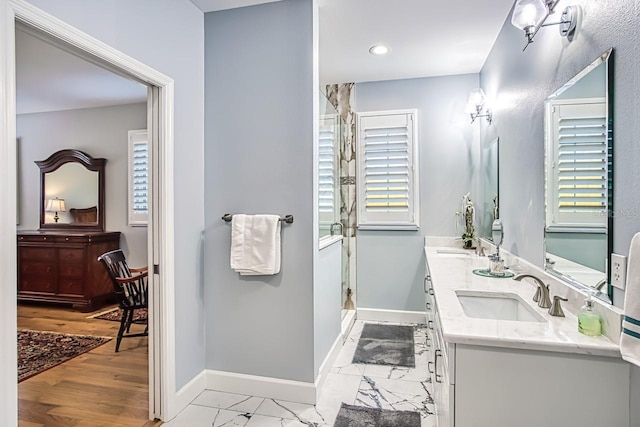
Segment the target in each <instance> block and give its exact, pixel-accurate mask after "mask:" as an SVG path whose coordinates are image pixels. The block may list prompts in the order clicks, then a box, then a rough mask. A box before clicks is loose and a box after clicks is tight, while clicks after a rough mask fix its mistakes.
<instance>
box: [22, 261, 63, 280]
mask: <svg viewBox="0 0 640 427" xmlns="http://www.w3.org/2000/svg"><path fill="white" fill-rule="evenodd" d="M20 274H21V275H28V276H52V277H53V276H55V274H56V265H55V264H53V263H44V262H30V263H28V264H27V263H22V264H20Z"/></svg>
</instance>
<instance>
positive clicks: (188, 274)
mask: <svg viewBox="0 0 640 427" xmlns="http://www.w3.org/2000/svg"><path fill="white" fill-rule="evenodd" d="M28 1H29V3H31V4H33V5H34V6H37V7H39V8H41V9H43V10H44V11H46V12H48V13H50V14H52V15H54V16H56V17H57V18H59V19H62V20H63V21H65V22H67V23H69V24H71V25H73V26H74V27H76V28H78V29H80V30H82V31H84V32H86V33H88V34H90V35H91V36H93V37H96V38H97V39H99V40H101V41H102V42H104V43H107V44H109V45H110V46H112V47H114V48H116V49H118V50H120V51H122V52H124V53H125V54H127V55H130V56H132V57H134V58H136V59H137V60H139V61H141V62H144V63H145V64H147V65H148V66H150V67H153V68H154V69H156V70H158V71H160V72H162V73H164V74H165V75H167V76H169V77H171V78H172V79H174V82H175V104H174V106H175V116H174V130H173V132H174V139H175V154H174V164H175V166H174V171H173V174H174V177H173V178H174V189H175V211H174V214H175V224H174V226H175V277H176V281H175V283H176V294H175V295H176V300H175V307H176V327H175V328H176V331H178V333H177V334H176V365H177V366H176V386H177V388H180V387H182V386H183V385H184V384H186V383H187V382H188V381H189V380H190V379H191V378H193V377H194V376H195V375H197V374H199V373H200V372H201V371H202V370H203V369H204V366H205V362H204V359H205V347H204V328H205V319H204V306H203V292H204V291H203V288H202V273H201V271H202V270H201V268H202V266H201V262H202V259H201V250H202V248H201V232H202V229H203V225H204V201H203V197H202V195H203V194H204V187H203V185H204V180H203V177H204V163H203V161H202V158H203V144H204V74H203V73H204V26H203V20H204V16H203V13H202V11H200V10H199V9H198V8H197V7H196V6H195V5H194V4H193V3H191V2H190V1H188V0H136V1H128V0H111V1H97V0H93V1H78V0H57V1H55V2H52V1H49V0H28Z"/></svg>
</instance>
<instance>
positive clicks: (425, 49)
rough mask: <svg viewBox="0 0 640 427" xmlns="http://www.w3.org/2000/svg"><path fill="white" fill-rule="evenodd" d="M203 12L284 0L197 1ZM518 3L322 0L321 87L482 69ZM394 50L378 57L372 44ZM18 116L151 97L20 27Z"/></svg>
mask: <svg viewBox="0 0 640 427" xmlns="http://www.w3.org/2000/svg"><path fill="white" fill-rule="evenodd" d="M191 1H192V2H193V3H194V4H195V5H196V6H197V7H198V8H200V9H201V10H202V11H203V12H211V11H217V10H224V9H229V8H235V7H244V6H251V5H254V4H260V3H271V2H274V1H279V0H191ZM513 2H514V0H446V1H445V0H439V1H438V0H318V5H319V11H320V16H319V22H320V60H319V64H320V79H321V83H322V84H327V83H341V82H365V81H378V80H393V79H405V78H415V77H431V76H442V75H453V74H465V73H477V72H479V71H480V69H481V68H482V66H483V64H484V62H485V60H486V58H487V56H488V54H489V52H490V50H491V48H492V46H493V44H494V42H495V40H496V38H497V36H498V33H499V31H500V29H501V28H502V25H503V24H504V22H505V20H506V19H507V15H508V14H509V11H510V9H511V7H512V5H513ZM375 44H385V45H387V46H389V47H390V48H391V51H390V52H389V53H388V54H387V55H385V56H380V57H377V56H373V55H371V54H370V53H369V48H370V47H371V46H373V45H375ZM16 72H17V73H16V74H17V76H16V81H17V87H16V90H17V112H18V114H25V113H32V112H42V111H54V110H68V109H75V108H88V107H99V106H108V105H119V104H131V103H136V102H145V101H146V96H147V91H146V87H145V86H143V85H141V84H139V83H136V82H133V81H130V80H127V79H125V78H123V77H121V76H119V75H116V74H114V73H112V72H110V71H107V70H105V69H103V68H101V67H99V66H97V65H94V64H92V63H90V62H87V61H85V60H83V59H81V58H78V57H77V56H75V55H73V54H70V53H68V52H66V51H64V50H62V49H60V48H58V47H55V46H53V45H52V44H49V43H46V42H44V41H42V40H41V39H39V38H36V37H34V36H32V35H30V34H27V33H26V32H24V31H20V30H17V31H16Z"/></svg>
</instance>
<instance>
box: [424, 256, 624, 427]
mask: <svg viewBox="0 0 640 427" xmlns="http://www.w3.org/2000/svg"><path fill="white" fill-rule="evenodd" d="M425 252H426V256H427V263H426V265H427V269H426V274H425V281H424V283H425V294H426V314H427V322H428V335H427V345H428V346H429V347H430V349H431V350H432V351H431V355H432V360H431V361H430V362H429V371H430V373H431V374H432V376H431V377H432V383H433V387H434V396H433V397H434V402H435V407H436V418H437V421H438V427H454V426H455V427H485V426H486V427H513V426H518V427H534V426H543V425H544V426H548V427H561V426H562V427H567V426H581V427H584V426H590V427H603V426H611V427H614V426H615V427H625V426H629V425H630V421H629V403H630V402H629V381H630V368H629V364H627V363H626V362H624V361H623V360H622V359H621V357H620V352H619V347H618V344H617V340H616V342H614V341H613V340H611V339H610V338H608V337H606V336H604V335H603V336H600V337H588V336H585V335H582V334H580V333H579V332H578V321H577V318H576V316H575V314H574V313H575V310H574V308H573V307H570V305H572V304H574V303H575V300H576V298H573V299H572V300H570V301H569V303H568V304H567V306H565V307H563V309H564V313H565V317H554V316H551V315H550V314H549V313H548V311H547V309H543V308H540V307H538V305H537V303H535V302H534V301H532V297H533V295H534V293H535V289H536V288H535V286H534V284H533V282H527V280H528V279H527V280H522V281H515V280H513V279H511V278H495V277H481V276H478V275H476V274H474V273H473V272H472V271H473V270H474V269H478V268H486V267H487V265H488V262H489V260H488V259H487V258H486V257H480V256H477V255H475V253H474V252H473V251H468V250H464V249H458V248H454V247H438V246H432V247H425ZM507 265H509V264H507ZM519 272H521V271H515V273H519ZM527 272H532V270H530V269H528V270H527ZM533 273H534V274H535V275H536V276H538V277H540V278H541V279H542V280H543V281H544V282H545V283H549V282H550V281H551V280H552V279H551V278H549V276H547V275H545V273H544V272H543V271H535V272H533ZM556 286H558V285H554V287H553V288H552V292H551V294H552V295H551V297H552V298H553V296H554V295H555V294H556V293H557V292H558V291H557V290H558V289H560V288H557V287H556ZM554 291H556V292H554ZM567 292H571V291H568V290H567ZM562 296H568V295H566V294H565V295H562ZM572 310H574V311H573V312H572ZM613 317H614V318H615V316H613ZM604 323H605V325H606V326H607V329H608V331H607V332H608V333H609V336H610V337H615V336H616V332H617V331H619V326H618V327H617V328H618V329H617V331H616V326H615V320H613V321H611V319H609V321H605V322H604Z"/></svg>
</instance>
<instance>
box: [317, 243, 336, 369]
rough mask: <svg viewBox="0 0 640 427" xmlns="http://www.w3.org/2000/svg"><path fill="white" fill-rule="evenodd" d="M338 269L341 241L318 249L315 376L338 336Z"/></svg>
mask: <svg viewBox="0 0 640 427" xmlns="http://www.w3.org/2000/svg"><path fill="white" fill-rule="evenodd" d="M341 266H342V243H341V242H337V243H334V244H332V245H330V246H327V247H326V248H323V249H321V250H320V252H319V254H318V260H317V264H316V272H317V277H316V281H315V283H314V285H313V324H314V326H313V331H314V332H313V338H314V340H313V347H314V364H313V370H314V374H315V375H316V376H317V375H318V371H319V369H320V367H321V365H322V362H324V360H325V358H326V357H327V354H328V353H329V350H331V346H332V345H333V343H334V342H335V341H336V338H338V336H339V335H340V333H341V330H340V328H341V326H340V325H341V315H342V298H341V288H340V285H341V282H342V275H341V273H342V270H341Z"/></svg>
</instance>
